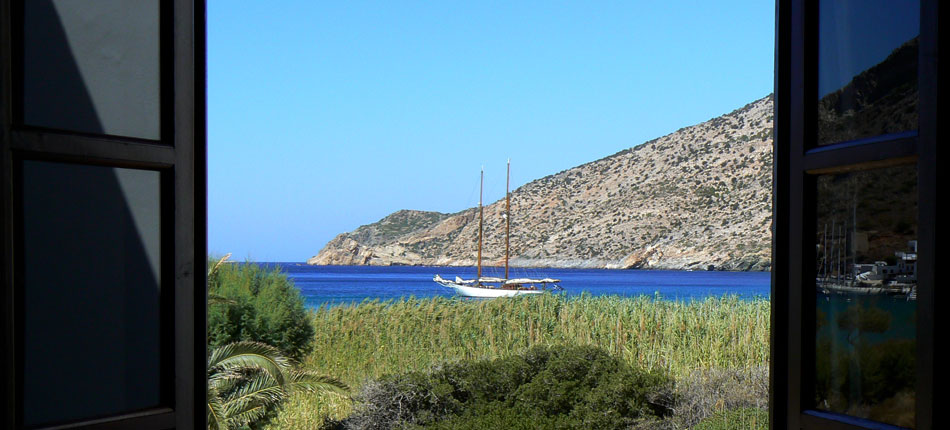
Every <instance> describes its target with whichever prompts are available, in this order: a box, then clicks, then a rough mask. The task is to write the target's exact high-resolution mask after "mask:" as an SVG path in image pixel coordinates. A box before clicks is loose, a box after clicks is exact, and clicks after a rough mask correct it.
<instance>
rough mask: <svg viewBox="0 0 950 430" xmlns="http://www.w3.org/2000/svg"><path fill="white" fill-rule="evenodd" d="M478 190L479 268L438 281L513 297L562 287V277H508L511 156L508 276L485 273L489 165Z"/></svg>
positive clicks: (464, 291) (471, 293)
mask: <svg viewBox="0 0 950 430" xmlns="http://www.w3.org/2000/svg"><path fill="white" fill-rule="evenodd" d="M480 184H481V185H480V186H479V190H478V268H477V271H476V275H475V279H462V278H461V277H458V276H456V277H455V280H452V281H450V280H447V279H443V278H442V277H441V276H439V275H435V277H434V278H432V280H433V281H435V282H436V283H437V284H439V285H441V286H443V287H446V288H451V289H453V290H455V292H456V293H457V294H458V295H460V296H463V297H480V298H493V297H513V296H520V295H525V294H540V293H543V292H545V291H559V290H562V289H563V288H561V286H560V283H561V280H560V279H551V278H542V279H530V278H513V279H512V278H508V270H509V267H508V259H509V246H508V245H509V241H510V238H511V216H510V213H511V160H508V179H507V180H506V189H505V216H504V217H505V277H504V278H497V277H483V276H482V234H483V231H484V229H483V226H484V216H483V213H484V208H483V206H482V194H483V189H484V186H485V169H484V168H482V175H481V181H480Z"/></svg>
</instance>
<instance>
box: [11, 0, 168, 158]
mask: <svg viewBox="0 0 950 430" xmlns="http://www.w3.org/2000/svg"><path fill="white" fill-rule="evenodd" d="M159 9H160V2H159V0H97V1H73V0H29V1H24V2H23V20H24V28H23V39H22V43H23V46H22V48H23V107H22V108H23V121H24V123H26V124H27V125H32V126H38V127H49V128H55V129H60V130H70V131H79V132H86V133H96V134H109V135H115V136H129V137H138V138H144V139H152V140H158V139H160V138H161V133H160V109H161V103H160V102H161V100H160V91H161V84H160V82H159V81H160V66H159V50H160V44H159V22H160V20H159Z"/></svg>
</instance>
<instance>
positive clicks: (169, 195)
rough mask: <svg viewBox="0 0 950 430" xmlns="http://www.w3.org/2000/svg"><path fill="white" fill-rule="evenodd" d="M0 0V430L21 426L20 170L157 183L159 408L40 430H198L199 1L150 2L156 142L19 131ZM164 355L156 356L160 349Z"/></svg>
mask: <svg viewBox="0 0 950 430" xmlns="http://www.w3.org/2000/svg"><path fill="white" fill-rule="evenodd" d="M24 1H29V0H0V218H2V226H0V283H2V285H3V294H2V297H0V306H2V311H0V315H2V316H0V329H2V330H3V336H2V342H3V348H2V353H0V369H3V372H4V374H5V376H4V377H3V378H2V381H3V382H2V383H0V398H2V400H3V406H2V407H3V409H2V410H0V427H2V428H10V429H20V428H23V426H22V417H21V416H20V413H21V411H22V398H21V397H20V396H19V395H18V393H20V392H22V391H21V390H22V380H21V377H20V376H19V372H18V369H20V368H21V367H20V363H19V361H18V360H21V359H22V351H20V350H18V348H19V345H20V336H21V333H22V328H21V327H20V326H19V324H20V321H21V320H22V315H23V306H22V303H21V302H20V294H19V293H18V292H19V291H20V288H21V287H22V286H21V285H20V283H21V281H20V280H19V278H18V277H19V274H20V273H22V261H18V256H19V255H21V252H20V247H21V246H22V243H17V242H18V240H19V238H20V236H21V234H20V230H19V229H18V223H19V221H20V220H19V219H18V218H20V217H21V216H22V206H21V205H20V202H18V201H17V195H18V194H19V189H20V184H21V182H20V181H19V179H18V173H19V166H21V164H22V162H23V161H24V160H39V161H55V162H67V163H77V164H88V165H98V166H108V167H124V168H136V169H147V170H157V171H159V172H160V174H161V178H160V183H161V187H162V188H161V212H162V214H161V220H162V221H161V222H162V231H161V244H162V256H161V261H162V285H161V286H162V301H161V303H162V311H161V319H162V321H161V335H160V336H161V338H162V347H163V355H164V357H163V361H162V364H161V366H162V381H161V385H162V387H163V389H162V401H163V404H164V405H163V407H158V408H153V409H148V410H143V411H136V412H131V413H122V414H118V415H114V416H108V417H101V418H92V419H83V420H79V421H75V422H69V423H64V424H56V425H47V426H43V427H39V428H57V429H59V428H69V429H73V428H75V429H124V428H129V429H169V428H181V429H191V428H198V429H201V428H205V427H206V423H205V420H206V417H205V406H204V402H205V396H206V394H205V392H206V379H207V375H206V370H205V363H206V361H207V355H206V354H207V352H206V346H205V344H206V339H205V336H206V335H205V333H206V318H205V316H206V303H207V289H206V285H205V280H206V279H205V278H206V265H207V262H206V255H207V239H206V238H207V226H206V222H207V221H206V220H207V209H206V207H207V192H206V186H207V185H206V184H207V173H206V172H207V167H206V166H207V162H206V160H207V149H206V133H207V131H206V101H205V97H206V96H205V94H206V90H205V89H206V73H205V70H206V69H205V67H206V66H205V64H206V60H205V58H206V39H205V38H206V36H205V34H206V31H205V28H206V24H205V10H206V7H205V2H204V1H203V0H157V1H160V5H159V13H160V25H159V33H160V35H159V40H160V42H159V43H160V51H159V67H160V71H159V76H160V78H159V79H160V81H161V82H160V85H161V89H160V93H159V98H160V103H161V107H160V112H159V116H160V118H159V121H160V127H159V130H160V138H159V139H158V140H149V139H140V138H131V137H121V136H111V135H105V134H89V133H82V132H73V131H67V130H58V129H48V128H42V127H33V126H26V125H24V124H23V121H22V114H21V110H22V106H23V103H22V101H23V100H22V91H21V89H22V77H21V76H19V74H20V73H22V72H21V71H22V58H23V57H22V52H20V50H21V49H22V48H21V46H22V45H21V43H20V41H21V40H22V27H23V22H22V16H23V15H22V9H23V7H22V5H23V2H24ZM166 348H167V350H165V349H166Z"/></svg>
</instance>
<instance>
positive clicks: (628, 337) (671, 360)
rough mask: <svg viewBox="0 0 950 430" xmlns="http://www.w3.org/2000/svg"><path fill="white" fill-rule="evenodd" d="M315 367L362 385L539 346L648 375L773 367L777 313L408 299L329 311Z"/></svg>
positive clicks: (585, 300) (734, 302)
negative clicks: (583, 350) (573, 348)
mask: <svg viewBox="0 0 950 430" xmlns="http://www.w3.org/2000/svg"><path fill="white" fill-rule="evenodd" d="M313 321H314V327H315V328H316V335H315V337H314V345H315V348H314V352H313V353H312V354H310V356H309V357H307V359H306V360H305V363H306V364H307V365H308V366H312V367H313V368H318V369H325V370H326V371H327V372H328V373H330V374H334V375H339V376H340V378H342V379H343V380H344V381H346V382H348V383H351V384H356V383H359V382H361V381H362V380H364V379H367V378H378V377H380V376H383V375H387V374H392V373H396V372H403V371H418V370H425V369H427V368H428V367H430V366H432V365H435V364H438V363H442V362H447V361H457V360H477V359H485V358H497V357H505V356H510V355H514V354H518V353H521V352H522V351H523V350H524V349H526V348H529V347H532V346H534V345H594V346H597V347H600V348H603V349H604V350H606V351H608V352H609V353H611V354H613V355H616V356H618V357H620V358H621V359H622V360H623V361H625V362H627V363H630V364H631V365H635V366H637V367H642V368H644V369H646V370H648V371H662V372H667V373H670V374H671V375H673V376H675V377H680V376H686V375H688V374H689V373H691V372H692V371H693V370H694V369H705V368H713V367H721V368H739V369H750V368H753V367H757V366H762V365H765V364H767V361H768V354H769V348H768V344H769V330H768V328H769V304H768V301H766V300H754V301H745V300H740V299H738V298H735V297H723V298H709V299H706V300H703V301H697V302H676V301H668V300H660V299H657V298H654V297H639V298H622V297H616V296H614V297H608V296H598V297H592V296H589V295H582V296H579V297H574V298H567V297H564V296H558V295H540V296H536V297H516V298H513V299H511V300H489V301H478V302H471V301H461V300H456V299H446V298H433V299H409V300H404V301H385V302H380V301H365V302H363V303H361V304H359V305H358V306H338V307H332V308H326V307H322V308H320V309H317V310H316V311H315V312H314V314H313Z"/></svg>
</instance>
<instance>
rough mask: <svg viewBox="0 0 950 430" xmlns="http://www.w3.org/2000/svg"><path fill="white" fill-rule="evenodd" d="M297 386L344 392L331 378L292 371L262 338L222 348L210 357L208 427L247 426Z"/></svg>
mask: <svg viewBox="0 0 950 430" xmlns="http://www.w3.org/2000/svg"><path fill="white" fill-rule="evenodd" d="M295 390H305V391H310V392H318V391H319V392H330V393H336V394H340V395H343V394H345V393H346V392H347V391H348V390H349V388H348V387H347V386H346V385H345V384H343V383H342V382H340V381H339V380H337V379H335V378H331V377H328V376H321V375H317V374H314V373H311V372H307V371H302V370H299V369H296V368H295V367H294V366H293V364H292V362H291V360H290V359H288V358H287V357H285V356H283V355H282V354H281V353H280V351H279V350H277V348H274V347H272V346H270V345H267V344H263V343H260V342H250V341H244V342H235V343H230V344H227V345H223V346H220V347H218V348H215V349H214V350H213V351H211V354H209V356H208V393H207V414H208V430H228V429H233V428H237V427H241V426H248V425H251V424H253V423H254V422H256V421H258V420H260V419H261V418H263V417H264V416H265V415H266V414H267V413H268V412H269V411H271V410H273V408H274V407H276V406H277V405H278V404H279V403H280V402H281V401H282V400H283V399H284V398H285V397H287V395H288V394H290V393H291V392H293V391H295Z"/></svg>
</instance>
